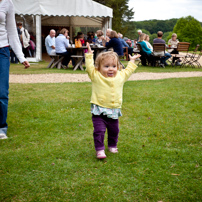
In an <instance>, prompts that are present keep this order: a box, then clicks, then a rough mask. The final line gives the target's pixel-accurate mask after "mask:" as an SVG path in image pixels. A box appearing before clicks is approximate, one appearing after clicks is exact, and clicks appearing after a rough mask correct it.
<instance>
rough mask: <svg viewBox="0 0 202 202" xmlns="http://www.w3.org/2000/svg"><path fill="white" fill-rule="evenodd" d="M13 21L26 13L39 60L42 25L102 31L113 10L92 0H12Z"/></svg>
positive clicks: (110, 24)
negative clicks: (89, 28) (34, 37)
mask: <svg viewBox="0 0 202 202" xmlns="http://www.w3.org/2000/svg"><path fill="white" fill-rule="evenodd" d="M13 4H14V7H15V13H16V20H17V21H18V20H22V18H24V17H25V16H26V19H28V20H29V21H30V22H31V23H32V26H33V29H35V31H36V57H35V58H29V61H39V60H41V59H42V56H41V55H42V54H41V53H42V51H41V50H42V47H41V26H68V27H70V30H69V31H70V36H72V28H73V27H75V26H77V27H102V29H103V31H104V33H105V32H106V29H107V28H111V26H112V17H113V10H112V9H111V8H109V7H106V6H104V5H101V4H99V3H97V2H94V1H92V0H13Z"/></svg>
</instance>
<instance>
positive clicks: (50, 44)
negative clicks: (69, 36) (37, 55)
mask: <svg viewBox="0 0 202 202" xmlns="http://www.w3.org/2000/svg"><path fill="white" fill-rule="evenodd" d="M45 46H46V51H47V53H48V55H56V52H55V30H54V29H51V30H50V33H49V35H48V36H47V37H46V39H45Z"/></svg>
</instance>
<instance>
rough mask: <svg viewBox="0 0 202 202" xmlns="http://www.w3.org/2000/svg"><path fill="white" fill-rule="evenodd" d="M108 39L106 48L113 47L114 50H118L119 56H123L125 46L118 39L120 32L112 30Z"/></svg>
mask: <svg viewBox="0 0 202 202" xmlns="http://www.w3.org/2000/svg"><path fill="white" fill-rule="evenodd" d="M106 41H107V42H106V44H105V47H106V48H113V49H114V52H116V53H117V54H118V56H123V47H122V44H121V42H120V40H119V39H118V34H117V33H116V31H111V33H110V39H108V38H107V39H106Z"/></svg>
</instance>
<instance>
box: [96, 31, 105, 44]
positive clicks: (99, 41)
mask: <svg viewBox="0 0 202 202" xmlns="http://www.w3.org/2000/svg"><path fill="white" fill-rule="evenodd" d="M96 34H97V38H96V39H95V44H96V45H98V46H103V45H104V43H105V38H104V33H103V32H102V30H97V32H96Z"/></svg>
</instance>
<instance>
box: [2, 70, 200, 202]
mask: <svg viewBox="0 0 202 202" xmlns="http://www.w3.org/2000/svg"><path fill="white" fill-rule="evenodd" d="M53 71H54V70H53ZM60 71H61V70H60ZM201 83H202V78H183V79H167V80H157V81H129V82H127V83H126V84H125V86H124V101H123V108H122V113H123V117H121V118H120V136H119V144H118V148H119V153H118V154H111V153H109V152H108V151H106V154H107V158H106V159H105V160H97V159H96V158H95V151H94V145H93V139H92V132H93V127H92V121H91V114H90V104H89V100H90V95H91V84H90V83H63V84H11V85H10V100H9V114H8V124H9V130H8V136H9V138H8V139H7V140H1V141H0V147H1V150H0V152H1V154H0V162H1V163H0V201H12V202H14V201H15V202H16V201H36V202H39V201H54V202H55V201H64V202H66V201H75V202H80V201H93V202H99V201H100V202H102V201H120V202H122V201H135V202H136V201H140V202H145V201H152V202H153V201H154V202H157V201H163V202H168V201H169V202H175V201H182V202H188V201H190V202H195V201H196V202H199V201H202V183H201V182H202V156H201V154H202V125H201V123H202V94H201V92H202V85H201ZM106 139H107V138H106ZM105 143H106V142H105Z"/></svg>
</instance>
